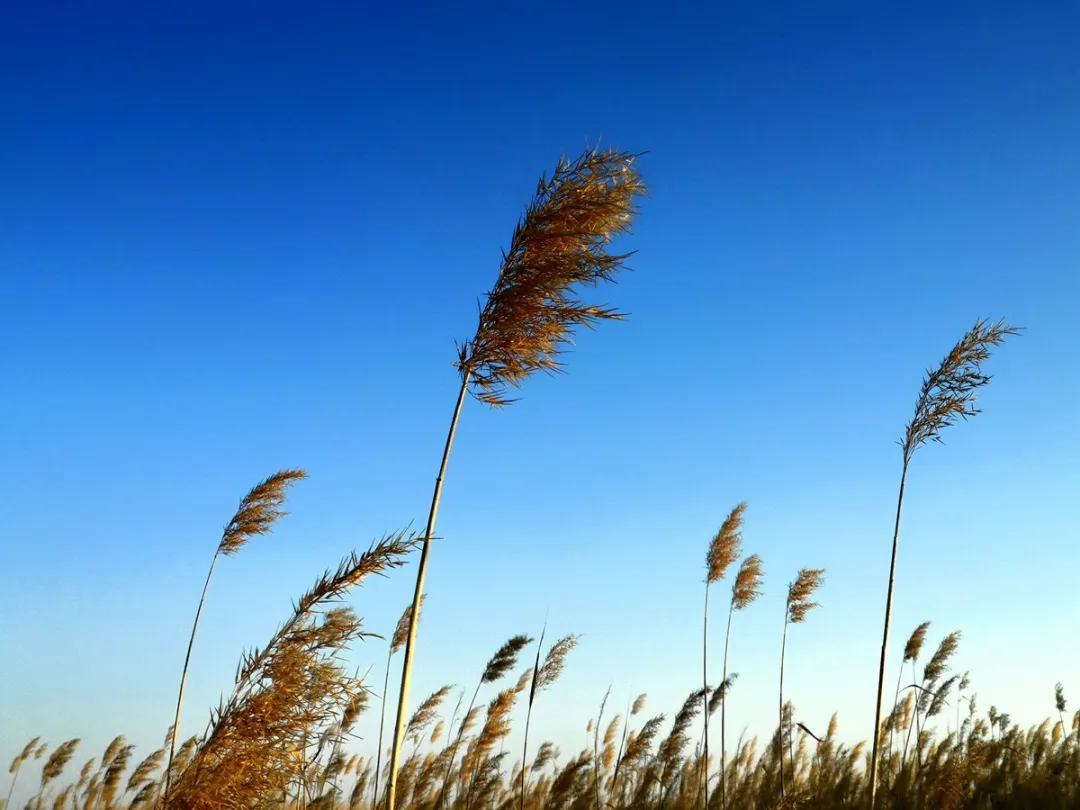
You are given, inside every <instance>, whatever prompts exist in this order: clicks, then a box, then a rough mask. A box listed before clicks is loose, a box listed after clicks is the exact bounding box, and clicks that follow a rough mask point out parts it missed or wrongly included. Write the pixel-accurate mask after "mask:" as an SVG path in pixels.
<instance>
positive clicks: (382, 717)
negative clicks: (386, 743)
mask: <svg viewBox="0 0 1080 810" xmlns="http://www.w3.org/2000/svg"><path fill="white" fill-rule="evenodd" d="M393 657H394V646H393V644H391V645H390V651H389V652H388V653H387V654H386V677H385V678H384V679H383V690H382V711H381V712H380V714H379V745H378V748H376V749H375V778H374V779H373V780H371V781H372V782H373V783H374V784H373V785H372V788H373V789H374V790H373V795H372V797H371V806H372V807H378V806H379V769H380V768H381V767H382V746H383V727H384V725H385V723H386V697H387V695H386V693H387V692H388V691H389V690H390V661H391V659H393Z"/></svg>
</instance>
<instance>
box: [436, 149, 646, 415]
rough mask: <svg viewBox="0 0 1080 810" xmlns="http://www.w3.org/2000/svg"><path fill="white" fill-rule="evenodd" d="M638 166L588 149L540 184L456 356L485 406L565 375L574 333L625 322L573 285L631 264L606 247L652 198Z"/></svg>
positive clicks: (625, 157) (592, 282)
mask: <svg viewBox="0 0 1080 810" xmlns="http://www.w3.org/2000/svg"><path fill="white" fill-rule="evenodd" d="M634 159H635V156H634V155H631V154H628V153H625V152H616V151H614V150H610V149H609V150H605V151H600V150H599V149H598V148H593V149H588V150H587V151H586V152H585V153H584V154H583V155H581V156H580V157H578V158H577V159H576V160H574V161H567V160H565V159H561V160H560V161H559V163H558V165H557V166H556V167H555V172H554V174H553V175H552V177H551V179H550V180H548V179H547V178H546V177H541V178H540V183H539V184H538V185H537V189H536V196H535V198H534V199H533V201H532V202H531V203H529V205H528V206H527V207H526V209H525V214H524V216H523V217H522V219H521V221H520V222H519V223H518V225H517V227H516V228H515V229H514V233H513V236H512V237H511V239H510V248H509V250H508V251H507V252H506V253H504V254H503V261H502V266H501V268H500V270H499V277H498V280H497V281H496V282H495V286H494V287H493V288H492V290H491V291H490V292H489V293H488V294H487V301H486V303H485V305H484V307H483V310H482V311H481V313H480V323H479V326H478V327H477V330H476V334H475V335H474V336H473V338H472V339H471V340H468V341H466V342H465V343H464V344H462V345H461V346H460V347H459V350H458V361H457V368H458V370H459V371H460V372H461V373H462V375H463V376H464V375H468V376H469V377H470V378H471V381H472V384H471V389H470V390H471V392H472V394H473V396H475V397H476V398H477V399H479V400H480V401H482V402H486V403H487V404H489V405H492V406H496V407H498V406H502V405H506V404H508V403H509V402H510V401H511V400H510V399H508V398H507V389H508V388H509V387H514V388H519V387H520V386H521V384H522V382H523V381H524V380H525V378H526V377H528V376H529V375H530V374H532V373H534V372H536V371H545V372H549V373H550V372H555V371H558V370H559V369H560V364H559V362H558V357H559V355H560V354H561V353H562V350H563V347H564V346H565V345H566V344H567V343H569V342H570V340H571V336H572V333H573V331H574V329H575V328H576V327H579V326H586V327H591V326H592V324H593V323H594V322H596V321H599V320H606V319H617V318H620V317H622V315H621V313H619V312H616V311H615V310H612V309H609V308H607V307H602V306H593V305H588V304H585V303H583V302H582V301H580V300H579V299H578V298H577V296H576V294H575V288H576V287H579V286H596V285H597V284H598V283H599V282H601V281H612V280H614V277H615V274H616V273H617V272H618V271H619V270H621V269H623V267H624V262H625V260H626V259H627V258H628V254H626V255H613V254H609V253H608V252H607V246H608V244H609V243H610V242H611V240H612V239H613V238H614V237H615V236H618V235H621V234H625V233H629V231H630V229H631V225H632V221H633V218H634V216H635V214H636V213H637V206H636V202H635V200H636V198H637V197H639V196H641V195H643V194H644V193H645V184H644V183H643V182H642V180H641V178H640V176H639V175H638V172H637V168H636V166H635V165H634Z"/></svg>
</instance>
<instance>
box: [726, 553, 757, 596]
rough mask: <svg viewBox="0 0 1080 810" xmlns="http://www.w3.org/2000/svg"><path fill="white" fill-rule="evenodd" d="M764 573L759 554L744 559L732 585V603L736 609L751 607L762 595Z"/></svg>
mask: <svg viewBox="0 0 1080 810" xmlns="http://www.w3.org/2000/svg"><path fill="white" fill-rule="evenodd" d="M763 575H764V572H763V571H762V565H761V557H759V556H758V555H757V554H751V555H750V556H749V557H747V558H746V559H744V560H743V561H742V564H741V565H740V566H739V572H738V573H737V574H736V575H735V582H734V584H733V585H732V586H731V605H732V608H733V609H734V610H742V609H743V608H746V607H749V606H750V605H751V604H753V603H754V602H755V601H756V600H757V598H758V597H759V596H761V579H762V577H763Z"/></svg>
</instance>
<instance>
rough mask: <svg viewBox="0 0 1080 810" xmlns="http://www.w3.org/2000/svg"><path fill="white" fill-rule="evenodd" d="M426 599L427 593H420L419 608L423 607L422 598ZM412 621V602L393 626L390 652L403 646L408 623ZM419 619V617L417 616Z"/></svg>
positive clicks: (407, 636)
mask: <svg viewBox="0 0 1080 810" xmlns="http://www.w3.org/2000/svg"><path fill="white" fill-rule="evenodd" d="M425 599H427V594H426V593H422V594H420V610H421V612H422V611H423V609H424V600H425ZM411 621H412V604H410V605H409V606H408V607H406V608H405V610H404V612H402V614H401V617H400V618H399V619H398V621H397V625H396V626H395V627H394V635H393V636H391V638H390V654H391V655H393V654H394V653H396V652H397V651H398V650H400V649H401V648H402V647H404V646H405V642H406V641H408V640H409V623H410V622H411ZM417 621H419V617H417Z"/></svg>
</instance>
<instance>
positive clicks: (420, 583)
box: [386, 372, 469, 810]
mask: <svg viewBox="0 0 1080 810" xmlns="http://www.w3.org/2000/svg"><path fill="white" fill-rule="evenodd" d="M468 390H469V373H468V372H465V373H463V374H462V379H461V390H460V391H459V392H458V398H457V404H456V405H455V406H454V415H453V417H452V418H451V419H450V428H449V430H448V431H447V433H446V445H445V447H443V455H442V461H441V462H440V464H439V475H438V476H437V477H436V479H435V491H434V492H433V493H432V495H431V509H430V510H429V512H428V520H427V528H426V529H425V530H424V541H423V546H422V548H421V552H420V564H419V566H417V570H416V588H415V590H414V591H413V601H412V610H411V612H410V615H409V634H408V637H407V639H406V641H405V661H404V663H403V664H402V667H401V690H400V693H399V695H398V705H397V720H396V721H395V723H394V743H393V747H392V748H391V749H390V778H389V780H388V786H387V789H386V810H394V807H395V801H396V799H397V770H398V760H399V758H400V757H401V743H402V737H403V735H404V732H405V714H406V712H407V711H408V702H409V679H410V678H411V677H412V663H413V650H414V648H415V646H416V626H417V623H418V622H417V620H418V619H419V617H420V597H421V595H422V594H423V592H424V574H425V573H427V561H428V553H429V552H430V551H431V538H432V536H433V535H434V534H435V519H436V517H438V514H439V499H440V498H441V497H442V488H443V478H444V477H445V475H446V465H447V463H448V462H449V460H450V448H451V447H452V446H453V444H454V433H455V432H457V425H458V419H459V418H460V416H461V406H462V405H463V404H464V403H465V394H466V393H467V392H468Z"/></svg>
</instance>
